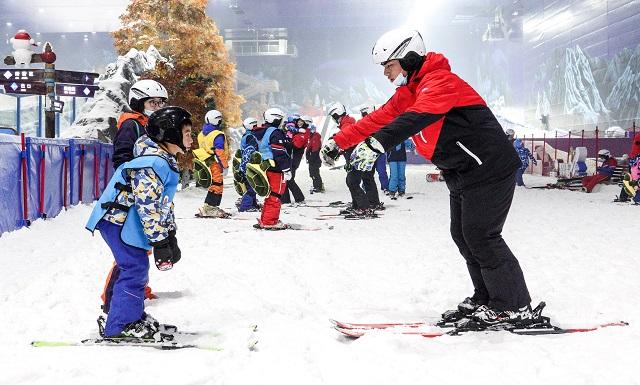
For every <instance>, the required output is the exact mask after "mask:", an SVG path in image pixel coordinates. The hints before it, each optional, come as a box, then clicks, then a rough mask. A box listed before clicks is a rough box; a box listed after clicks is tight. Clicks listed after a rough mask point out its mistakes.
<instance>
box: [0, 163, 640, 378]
mask: <svg viewBox="0 0 640 385" xmlns="http://www.w3.org/2000/svg"><path fill="white" fill-rule="evenodd" d="M425 167H426V166H409V167H408V169H407V174H408V183H407V191H408V193H409V195H411V196H413V199H411V200H407V199H401V200H397V201H391V200H389V199H385V202H386V206H388V209H387V210H386V211H384V213H383V214H382V216H381V218H379V219H372V220H362V221H347V220H344V219H330V220H325V221H320V220H316V219H315V218H316V217H318V216H319V215H320V214H322V213H333V212H336V211H337V209H334V208H313V207H288V206H286V205H285V206H284V207H283V214H282V219H284V220H285V221H287V222H291V223H301V224H304V225H307V226H313V227H319V228H320V230H319V231H280V232H267V231H258V230H254V229H253V228H252V227H251V225H252V224H253V223H254V222H255V219H254V218H255V217H257V215H258V214H257V213H241V214H236V218H238V219H240V220H222V219H206V220H204V219H194V218H193V213H194V212H195V211H196V208H197V207H198V206H199V205H201V204H202V201H203V199H204V195H205V191H204V190H200V189H196V188H188V189H187V190H185V191H182V192H179V193H178V194H177V197H176V215H177V217H178V219H177V223H178V226H179V230H178V239H179V243H180V246H181V249H182V254H183V257H182V260H181V261H180V263H179V264H177V265H176V266H175V267H174V269H173V270H170V271H168V272H160V271H158V270H155V269H153V270H152V271H150V286H151V287H152V288H153V290H154V291H155V292H156V293H157V294H158V295H159V297H160V298H159V299H156V300H152V301H147V302H146V305H147V311H148V312H149V313H150V314H152V315H153V316H155V317H156V318H158V319H160V320H161V321H163V322H167V323H173V324H176V325H178V326H179V327H180V328H181V329H184V330H191V331H210V332H212V335H208V336H203V337H201V338H199V339H198V342H200V343H202V344H216V345H217V346H222V347H223V349H224V350H222V351H218V352H215V351H205V350H196V349H183V350H177V351H160V350H156V349H147V348H138V347H56V348H34V347H32V346H30V342H31V341H33V340H49V341H77V340H81V339H84V338H89V337H97V327H96V322H95V320H96V317H97V316H98V315H99V304H100V298H99V295H100V293H101V291H102V287H103V284H104V280H105V277H106V274H107V271H108V270H109V268H110V266H111V263H112V256H111V254H110V252H109V250H108V248H107V246H106V244H105V243H104V242H103V241H102V238H101V237H100V235H99V234H98V233H96V235H95V236H93V237H92V236H91V234H90V233H89V232H88V231H86V230H85V229H84V223H85V222H86V219H87V217H88V215H89V212H90V210H91V206H90V205H80V206H76V207H73V208H70V209H69V210H68V211H66V212H63V213H61V214H60V215H59V216H58V217H56V218H53V219H49V220H46V221H43V220H38V221H36V222H34V223H33V224H32V226H31V227H30V228H28V229H21V230H19V231H15V232H11V233H5V234H3V235H2V237H0V250H2V257H3V258H2V262H3V274H2V279H0V302H1V303H2V308H3V311H2V312H0V325H2V328H1V329H0V330H2V333H1V334H2V343H0V363H2V364H1V367H2V370H1V371H0V384H3V385H4V384H47V385H49V384H69V385H75V384H78V385H86V384H91V385H99V384H116V383H119V384H132V383H144V384H171V385H178V384H192V385H193V384H226V385H232V384H279V385H286V384H292V385H293V384H296V385H299V384H305V385H311V384H349V385H356V384H363V385H364V384H366V385H371V384H385V385H388V384H461V383H473V384H475V385H478V384H495V383H515V384H640V373H639V372H638V369H637V367H638V366H637V363H638V357H640V332H639V331H638V328H637V326H636V325H638V324H639V323H640V307H639V306H638V300H637V298H638V292H639V291H640V260H638V258H636V254H637V252H636V250H637V245H636V243H635V238H636V233H637V231H636V230H635V227H634V226H635V220H636V219H637V216H638V210H640V209H639V208H637V207H634V206H631V205H618V204H614V203H611V200H612V198H613V197H614V195H616V194H617V193H618V192H619V188H618V187H617V186H603V187H601V188H600V189H599V190H597V191H596V192H594V193H592V194H586V193H581V192H571V191H560V190H537V189H524V188H518V189H517V191H516V194H515V198H514V203H513V206H512V209H511V213H510V216H509V219H508V221H507V223H506V225H505V230H504V236H505V239H506V240H507V243H508V244H509V245H510V247H511V248H512V250H513V251H514V253H515V254H516V256H517V257H518V258H519V260H520V263H521V265H522V268H523V271H524V273H525V277H526V279H527V284H528V286H529V290H530V291H531V295H532V297H533V299H534V305H535V304H537V302H538V301H541V300H544V301H546V302H547V304H548V305H547V309H546V311H545V314H546V315H547V316H550V317H551V318H552V320H553V321H554V322H555V323H556V324H558V325H560V326H567V327H570V326H591V325H594V324H597V323H604V322H611V321H619V320H625V321H628V322H630V326H628V327H621V328H608V329H602V330H598V331H595V332H591V333H579V334H571V335H552V336H536V337H530V336H517V335H512V334H509V333H506V332H493V333H490V334H483V333H475V334H466V335H463V336H457V337H451V336H445V337H441V338H436V339H425V338H422V337H417V336H398V335H383V334H374V335H368V336H365V337H363V338H360V339H358V340H348V339H346V338H344V337H342V336H340V335H339V334H338V333H337V332H336V331H334V330H333V329H332V328H331V327H330V323H329V321H328V319H329V318H336V319H339V320H344V321H362V322H366V321H398V320H403V321H415V320H434V319H435V318H436V317H437V316H438V315H439V313H440V312H442V311H443V310H446V309H449V308H451V307H452V306H455V305H456V304H457V303H458V302H459V301H460V300H461V299H463V298H464V297H465V296H468V295H470V294H471V289H472V288H471V283H470V280H469V278H468V276H467V271H466V267H465V264H464V262H463V259H462V257H461V256H460V255H459V254H458V251H457V249H456V247H455V245H454V243H453V241H452V240H451V239H450V237H449V208H448V204H449V203H448V192H447V189H446V186H445V185H444V183H441V182H433V183H427V182H426V181H425ZM322 173H323V178H325V185H326V187H327V190H328V191H327V193H325V194H313V195H309V194H306V195H307V202H308V204H309V205H311V204H314V205H319V204H321V203H328V202H331V201H335V200H343V201H346V200H347V199H348V193H347V190H346V187H345V186H344V176H345V174H344V171H343V170H333V171H328V170H327V169H325V168H323V169H322ZM297 179H298V181H299V182H298V183H299V184H300V185H301V187H303V189H308V188H309V187H310V179H309V178H308V173H307V171H306V170H305V167H304V164H303V167H301V169H300V170H299V172H298V176H297ZM226 182H227V186H226V190H225V195H224V199H223V205H222V207H223V208H228V209H230V210H231V211H233V212H235V208H234V202H235V199H236V198H237V195H236V193H235V192H234V191H233V188H232V186H231V184H230V182H231V180H230V179H229V180H227V181H226ZM525 182H527V183H528V184H529V185H542V184H544V183H547V182H549V178H542V177H533V176H530V175H525ZM305 191H308V190H305ZM244 219H246V220H244ZM331 226H333V228H332V229H331ZM225 231H226V232H225ZM252 324H257V325H258V331H257V332H255V333H254V335H255V337H257V338H258V339H259V343H258V345H257V349H256V350H255V351H250V350H249V349H247V338H249V337H250V334H251V333H250V331H249V328H250V325H252Z"/></svg>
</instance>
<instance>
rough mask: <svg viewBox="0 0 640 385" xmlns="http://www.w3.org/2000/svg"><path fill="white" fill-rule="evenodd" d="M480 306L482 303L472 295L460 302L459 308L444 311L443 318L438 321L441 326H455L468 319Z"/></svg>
mask: <svg viewBox="0 0 640 385" xmlns="http://www.w3.org/2000/svg"><path fill="white" fill-rule="evenodd" d="M480 306H481V303H479V302H478V301H476V300H475V299H473V298H472V297H467V298H465V299H464V300H463V301H462V302H460V303H459V304H458V307H457V309H452V310H447V311H445V312H444V313H442V319H441V320H440V321H439V322H438V323H437V325H438V326H441V327H443V326H453V325H455V323H456V322H459V321H461V320H464V319H467V318H468V317H469V316H470V315H471V314H473V312H475V311H476V309H478V308H479V307H480Z"/></svg>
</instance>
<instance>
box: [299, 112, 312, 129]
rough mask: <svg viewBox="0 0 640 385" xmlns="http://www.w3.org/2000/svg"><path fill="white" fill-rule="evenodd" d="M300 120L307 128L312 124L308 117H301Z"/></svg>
mask: <svg viewBox="0 0 640 385" xmlns="http://www.w3.org/2000/svg"><path fill="white" fill-rule="evenodd" d="M300 120H302V121H303V122H305V123H306V124H307V126H310V125H312V124H313V119H311V117H310V116H309V115H302V116H301V117H300Z"/></svg>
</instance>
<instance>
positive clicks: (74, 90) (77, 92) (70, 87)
mask: <svg viewBox="0 0 640 385" xmlns="http://www.w3.org/2000/svg"><path fill="white" fill-rule="evenodd" d="M99 88H100V87H98V86H91V85H82V84H65V83H56V95H57V96H78V97H84V98H92V97H93V95H94V94H95V93H96V91H97V90H98V89H99Z"/></svg>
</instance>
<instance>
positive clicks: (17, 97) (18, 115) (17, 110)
mask: <svg viewBox="0 0 640 385" xmlns="http://www.w3.org/2000/svg"><path fill="white" fill-rule="evenodd" d="M16 131H17V132H18V134H20V133H21V132H22V130H21V129H20V96H16Z"/></svg>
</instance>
